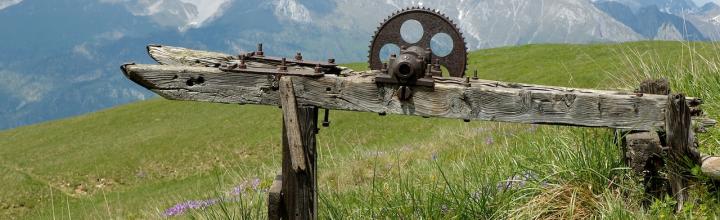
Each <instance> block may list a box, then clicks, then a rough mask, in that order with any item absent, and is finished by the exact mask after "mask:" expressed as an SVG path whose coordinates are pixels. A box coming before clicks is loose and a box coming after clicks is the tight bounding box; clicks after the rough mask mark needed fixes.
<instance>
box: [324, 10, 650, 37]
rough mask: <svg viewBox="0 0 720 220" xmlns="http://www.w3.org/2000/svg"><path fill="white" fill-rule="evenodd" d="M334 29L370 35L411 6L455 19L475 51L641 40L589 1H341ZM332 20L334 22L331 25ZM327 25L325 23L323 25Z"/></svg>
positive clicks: (335, 14) (335, 13)
mask: <svg viewBox="0 0 720 220" xmlns="http://www.w3.org/2000/svg"><path fill="white" fill-rule="evenodd" d="M337 2H338V3H337V5H338V9H337V10H336V11H334V12H333V13H332V14H329V15H328V16H327V17H328V19H329V20H330V21H325V22H326V23H330V25H334V26H337V27H339V28H353V29H360V30H363V31H365V32H366V33H367V32H371V31H373V30H374V29H375V27H376V26H377V25H378V23H377V22H379V21H382V19H383V18H384V15H389V14H391V13H392V11H395V10H398V9H400V8H404V7H408V6H425V7H430V8H434V9H438V10H440V11H442V12H443V13H446V14H447V16H449V17H450V18H452V19H453V20H454V21H455V22H456V23H458V25H459V26H460V28H461V29H462V31H463V32H464V34H465V37H466V38H467V41H468V46H469V48H471V49H478V48H488V47H498V46H507V45H517V44H527V43H549V42H553V43H587V42H598V41H612V42H619V41H631V40H638V39H640V36H639V35H638V34H636V33H635V32H633V31H632V30H631V29H629V28H628V27H626V26H625V25H623V24H622V23H619V22H617V21H615V20H614V19H612V18H611V17H609V16H607V15H606V14H605V13H603V12H602V11H600V10H598V9H597V8H595V7H594V6H593V5H592V3H591V2H589V1H587V0H486V1H464V0H450V1H447V0H425V1H417V0H386V1H384V2H372V3H368V2H359V1H354V0H337ZM330 18H332V19H330ZM323 20H325V19H323Z"/></svg>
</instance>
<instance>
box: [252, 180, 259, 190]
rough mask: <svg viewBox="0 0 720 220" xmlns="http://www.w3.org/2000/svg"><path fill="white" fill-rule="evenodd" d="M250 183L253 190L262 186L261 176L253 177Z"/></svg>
mask: <svg viewBox="0 0 720 220" xmlns="http://www.w3.org/2000/svg"><path fill="white" fill-rule="evenodd" d="M250 185H251V186H252V189H253V190H257V189H258V187H259V186H260V179H259V178H255V179H253V181H252V183H251V184H250Z"/></svg>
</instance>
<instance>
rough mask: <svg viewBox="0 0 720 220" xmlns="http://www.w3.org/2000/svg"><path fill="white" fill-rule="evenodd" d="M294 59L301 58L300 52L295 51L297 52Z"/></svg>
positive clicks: (298, 59)
mask: <svg viewBox="0 0 720 220" xmlns="http://www.w3.org/2000/svg"><path fill="white" fill-rule="evenodd" d="M295 60H297V61H301V60H303V57H302V54H301V53H300V52H297V54H295Z"/></svg>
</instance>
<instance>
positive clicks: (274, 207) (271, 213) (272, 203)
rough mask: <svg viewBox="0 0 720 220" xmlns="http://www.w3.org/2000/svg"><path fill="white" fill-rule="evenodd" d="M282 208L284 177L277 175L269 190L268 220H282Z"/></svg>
mask: <svg viewBox="0 0 720 220" xmlns="http://www.w3.org/2000/svg"><path fill="white" fill-rule="evenodd" d="M283 209H284V207H282V175H277V176H276V177H275V181H273V183H272V186H270V189H269V190H268V219H270V220H280V219H281V218H282V215H281V213H283Z"/></svg>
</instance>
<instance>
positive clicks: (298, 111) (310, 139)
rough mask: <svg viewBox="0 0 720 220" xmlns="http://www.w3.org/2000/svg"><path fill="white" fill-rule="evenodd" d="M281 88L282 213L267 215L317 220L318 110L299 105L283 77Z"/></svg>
mask: <svg viewBox="0 0 720 220" xmlns="http://www.w3.org/2000/svg"><path fill="white" fill-rule="evenodd" d="M279 86H280V103H281V105H282V109H283V132H282V133H283V136H282V140H283V141H282V142H283V162H282V181H281V183H280V184H281V185H282V186H281V190H280V191H281V196H280V197H281V199H280V200H281V201H282V202H281V204H280V205H279V206H278V207H280V210H279V213H268V214H269V216H270V217H274V218H278V217H279V218H280V219H313V220H314V219H317V175H316V173H317V166H316V165H317V163H316V161H317V154H316V140H315V134H316V131H317V117H318V110H317V108H316V107H312V106H310V107H305V106H298V105H297V101H296V100H295V89H294V88H293V84H292V78H290V77H282V78H281V79H280V83H279ZM269 209H270V208H269ZM269 211H271V210H269Z"/></svg>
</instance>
